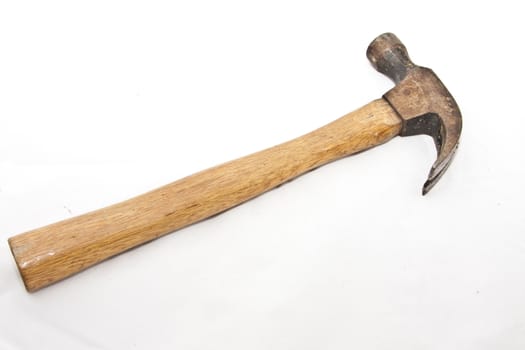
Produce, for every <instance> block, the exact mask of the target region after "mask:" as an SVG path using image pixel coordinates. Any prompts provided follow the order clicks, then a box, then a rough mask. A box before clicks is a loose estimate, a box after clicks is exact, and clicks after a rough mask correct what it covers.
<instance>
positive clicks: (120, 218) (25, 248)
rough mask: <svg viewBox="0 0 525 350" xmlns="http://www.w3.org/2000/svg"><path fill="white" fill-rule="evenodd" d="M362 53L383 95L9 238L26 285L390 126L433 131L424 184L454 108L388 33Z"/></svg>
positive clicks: (444, 163) (211, 209)
mask: <svg viewBox="0 0 525 350" xmlns="http://www.w3.org/2000/svg"><path fill="white" fill-rule="evenodd" d="M367 56H368V59H369V60H370V62H371V63H372V65H373V67H374V68H375V69H376V70H378V71H379V72H381V73H383V74H385V75H387V76H388V77H389V78H390V79H392V80H393V81H394V83H395V84H396V85H395V87H394V88H392V89H391V90H389V91H388V92H387V93H386V94H384V95H383V97H382V98H380V99H377V100H374V101H372V102H370V103H368V104H367V105H365V106H363V107H361V108H359V109H357V110H355V111H353V112H351V113H349V114H347V115H344V116H343V117H341V118H339V119H337V120H335V121H333V122H331V123H330V124H328V125H325V126H323V127H321V128H319V129H317V130H314V131H312V132H310V133H308V134H306V135H303V136H301V137H298V138H296V139H293V140H291V141H288V142H285V143H283V144H280V145H277V146H274V147H271V148H268V149H266V150H263V151H260V152H257V153H254V154H251V155H248V156H245V157H242V158H239V159H236V160H233V161H230V162H227V163H224V164H222V165H218V166H215V167H213V168H210V169H207V170H204V171H201V172H198V173H196V174H193V175H190V176H188V177H185V178H183V179H180V180H178V181H175V182H172V183H170V184H168V185H165V186H163V187H160V188H158V189H156V190H153V191H151V192H148V193H145V194H142V195H140V196H137V197H134V198H131V199H129V200H126V201H124V202H121V203H117V204H114V205H112V206H109V207H106V208H102V209H99V210H96V211H93V212H90V213H87V214H83V215H80V216H77V217H74V218H71V219H68V220H64V221H60V222H57V223H54V224H51V225H48V226H45V227H42V228H38V229H35V230H32V231H29V232H26V233H22V234H19V235H16V236H13V237H11V238H9V246H10V248H11V252H12V254H13V257H14V259H15V261H16V264H17V267H18V270H19V271H20V274H21V276H22V280H23V282H24V285H25V287H26V289H27V290H28V291H29V292H33V291H36V290H38V289H40V288H43V287H46V286H48V285H50V284H52V283H55V282H57V281H60V280H62V279H64V278H66V277H69V276H71V275H73V274H75V273H77V272H79V271H82V270H84V269H86V268H88V267H89V266H92V265H94V264H97V263H99V262H101V261H103V260H105V259H108V258H110V257H112V256H114V255H117V254H120V253H122V252H124V251H126V250H128V249H131V248H133V247H135V246H138V245H140V244H143V243H146V242H148V241H151V240H153V239H155V238H158V237H160V236H162V235H165V234H167V233H170V232H173V231H175V230H178V229H180V228H183V227H185V226H187V225H190V224H192V223H195V222H198V221H200V220H203V219H206V218H208V217H210V216H213V215H216V214H218V213H221V212H223V211H225V210H227V209H229V208H232V207H234V206H236V205H238V204H240V203H243V202H245V201H247V200H249V199H251V198H254V197H256V196H258V195H260V194H262V193H264V192H266V191H268V190H270V189H272V188H275V187H276V186H279V185H280V184H282V183H284V182H286V181H289V180H291V179H293V178H295V177H297V176H299V175H301V174H303V173H305V172H308V171H310V170H312V169H315V168H317V167H319V166H321V165H323V164H326V163H329V162H331V161H334V160H337V159H340V158H343V157H346V156H348V155H351V154H354V153H357V152H360V151H363V150H366V149H368V148H371V147H374V146H377V145H380V144H383V143H385V142H387V141H389V140H390V139H392V138H393V137H395V136H397V135H400V136H410V135H419V134H425V135H429V136H431V137H432V138H433V140H434V143H435V145H436V149H437V159H436V161H435V163H434V164H433V166H432V168H431V170H430V173H429V175H428V179H427V181H426V182H425V184H424V185H423V195H424V194H426V193H427V192H428V191H429V190H430V189H431V188H432V187H433V186H434V185H435V184H436V182H437V181H438V180H439V179H440V177H441V176H442V175H443V173H444V172H445V171H446V169H447V168H448V166H449V165H450V163H451V160H452V158H453V156H454V153H455V151H456V149H457V147H458V144H459V137H460V134H461V126H462V118H461V113H460V111H459V108H458V106H457V104H456V102H455V101H454V98H453V97H452V95H451V94H450V93H449V92H448V90H447V89H446V88H445V86H444V85H443V83H442V82H441V81H440V80H439V78H438V77H437V76H436V74H434V72H433V71H432V70H430V69H428V68H424V67H420V66H417V65H415V64H414V63H413V62H412V61H411V60H410V58H409V56H408V53H407V51H406V48H405V46H404V45H403V44H402V43H401V41H400V40H399V39H398V38H397V37H396V36H395V35H394V34H392V33H385V34H382V35H380V36H379V37H377V38H376V39H375V40H374V41H372V43H371V44H370V46H369V47H368V50H367Z"/></svg>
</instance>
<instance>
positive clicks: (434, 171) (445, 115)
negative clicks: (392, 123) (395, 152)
mask: <svg viewBox="0 0 525 350" xmlns="http://www.w3.org/2000/svg"><path fill="white" fill-rule="evenodd" d="M366 54H367V57H368V59H369V60H370V62H371V63H372V65H373V66H374V68H375V69H376V70H377V71H379V72H381V73H383V74H385V75H386V76H388V77H389V78H390V79H392V80H393V81H394V83H395V84H396V86H395V87H394V88H393V89H391V90H390V91H388V92H387V93H386V94H384V95H383V98H384V99H385V100H386V101H387V102H388V103H389V104H390V105H391V106H392V108H394V110H395V111H396V112H397V113H398V114H399V116H400V117H401V119H402V120H403V127H402V129H401V133H400V135H401V136H412V135H422V134H424V135H429V136H431V137H432V138H433V139H434V143H435V145H436V149H437V159H436V161H435V162H434V164H433V165H432V168H431V170H430V173H429V175H428V179H427V181H426V182H425V184H424V185H423V195H425V194H426V193H428V191H430V189H431V188H432V187H433V186H434V185H435V184H436V183H437V181H438V180H439V179H440V178H441V176H442V175H443V174H444V173H445V171H446V170H447V168H448V166H449V165H450V163H451V161H452V159H453V157H454V154H455V152H456V149H457V147H458V145H459V137H460V135H461V127H462V118H461V112H460V110H459V107H458V105H457V104H456V101H455V100H454V98H453V97H452V95H451V94H450V92H448V90H447V88H446V87H445V85H443V83H442V82H441V80H439V78H438V77H437V75H436V74H435V73H434V72H433V71H432V70H431V69H428V68H425V67H420V66H418V65H416V64H414V63H413V62H412V61H411V60H410V57H409V56H408V52H407V50H406V48H405V46H404V45H403V44H402V43H401V41H400V40H399V39H398V38H397V37H396V36H395V35H394V34H392V33H385V34H382V35H380V36H379V37H377V38H376V39H375V40H374V41H372V43H371V44H370V46H369V47H368V50H367V53H366Z"/></svg>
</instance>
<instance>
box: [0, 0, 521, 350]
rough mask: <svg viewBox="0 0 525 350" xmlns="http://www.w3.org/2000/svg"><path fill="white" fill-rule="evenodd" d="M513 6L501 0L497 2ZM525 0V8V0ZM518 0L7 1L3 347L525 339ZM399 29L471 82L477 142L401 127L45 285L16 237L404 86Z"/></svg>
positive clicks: (0, 67)
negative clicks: (430, 181) (395, 50)
mask: <svg viewBox="0 0 525 350" xmlns="http://www.w3.org/2000/svg"><path fill="white" fill-rule="evenodd" d="M489 4H490V5H489ZM515 4H516V5H515ZM522 13H523V12H522V11H521V10H520V9H519V7H518V2H510V1H509V2H506V1H499V2H497V4H495V5H494V4H493V3H492V2H490V3H488V2H469V1H465V2H460V1H439V2H433V3H428V4H425V3H423V2H421V1H414V2H403V1H399V0H396V1H362V2H350V1H341V2H333V1H323V2H318V3H311V2H308V3H307V2H300V1H297V2H292V1H265V2H261V3H260V4H258V5H256V4H254V3H248V2H246V1H237V2H235V1H207V2H206V1H193V2H187V4H184V3H183V2H178V3H175V2H168V1H166V2H158V1H121V2H119V1H107V0H105V1H89V2H78V1H33V2H30V1H3V2H1V3H0V349H57V348H58V349H66V348H72V349H131V348H137V349H164V348H169V349H352V348H354V349H476V350H479V349H507V350H510V349H523V348H525V215H524V213H523V205H522V203H521V202H522V201H523V197H524V195H525V190H524V185H523V179H524V177H525V167H524V166H523V164H524V156H523V152H524V149H525V141H524V139H523V136H522V135H523V130H524V126H525V125H524V119H525V118H524V116H523V108H522V100H523V87H522V83H523V79H524V74H523V57H524V54H525V52H524V50H523V36H522V34H523V30H524V28H523V25H522V24H521V23H522V20H523V19H522ZM385 31H392V32H394V33H396V34H397V35H398V36H399V37H400V38H401V39H402V40H403V41H404V43H405V44H406V46H407V47H408V50H409V52H410V54H411V56H412V58H413V59H414V61H415V62H416V63H419V64H421V65H425V66H428V67H431V68H432V69H434V71H436V72H437V73H438V75H439V76H440V77H441V79H442V80H443V81H444V82H445V84H446V85H447V87H448V88H449V90H450V91H451V92H452V93H453V95H454V96H455V98H456V100H457V102H458V104H459V106H460V107H461V109H462V112H463V118H464V119H463V121H464V130H463V134H462V139H461V145H460V148H459V152H458V154H457V156H456V159H455V161H454V163H453V164H452V166H451V167H450V169H449V171H448V173H447V174H446V175H445V176H444V177H443V178H442V180H441V182H440V183H439V184H438V185H437V186H436V187H435V188H434V189H433V190H432V192H431V193H430V194H429V195H428V196H426V197H422V196H420V188H421V185H422V184H423V182H424V180H425V177H426V175H427V172H428V169H429V168H430V166H431V164H432V162H433V160H434V159H435V150H434V146H433V143H432V141H431V140H430V138H427V137H423V136H421V137H413V138H396V139H394V140H392V141H391V142H389V143H388V144H386V145H384V146H381V147H378V148H375V149H373V150H370V151H368V152H365V153H361V154H359V155H356V156H353V157H350V158H347V159H344V160H341V161H338V162H335V163H332V164H330V165H328V166H325V167H323V168H321V169H319V170H317V171H314V172H312V173H309V174H307V175H306V176H303V177H301V178H299V179H297V180H295V181H293V182H291V183H289V184H286V185H285V186H282V187H280V188H278V189H277V190H274V191H271V192H269V193H267V194H265V195H264V196H261V197H259V198H257V199H255V200H252V201H250V202H248V203H246V204H244V205H242V206H239V207H237V208H235V209H233V210H230V211H228V212H226V213H225V214H223V215H220V216H218V217H215V218H212V219H210V220H206V221H204V222H202V223H199V224H197V225H193V226H191V227H189V228H186V229H183V230H181V231H179V232H177V233H174V234H171V235H168V236H166V237H164V238H161V239H159V240H157V241H155V242H152V243H150V244H147V245H145V246H143V247H141V248H139V249H135V250H133V251H131V252H128V253H126V254H123V255H120V256H118V257H117V258H114V259H111V260H109V261H107V262H105V263H103V264H99V265H97V266H96V267H94V268H91V269H89V270H87V271H85V272H83V273H81V274H78V275H76V276H75V277H73V278H70V279H68V280H66V281H63V282H61V283H58V284H56V285H53V286H51V287H49V288H46V289H44V290H41V291H39V292H37V293H34V294H28V293H26V291H25V290H24V288H23V285H22V282H21V279H20V278H19V276H18V273H17V270H16V267H15V264H14V262H13V259H12V257H11V254H10V252H9V248H8V245H7V238H8V237H10V236H12V235H14V234H17V233H21V232H24V231H26V230H29V229H32V228H36V227H40V226H42V225H45V224H49V223H52V222H55V221H57V220H61V219H66V218H69V217H72V216H74V215H78V214H81V213H84V212H87V211H90V210H93V209H97V208H100V207H103V206H106V205H109V204H112V203H114V202H117V201H120V200H123V199H127V198H129V197H132V196H134V195H137V194H140V193H142V192H144V191H147V190H150V189H153V188H155V187H157V186H160V185H163V184H166V183H168V182H171V181H173V180H175V179H177V178H180V177H182V176H185V175H189V174H191V173H193V172H195V171H198V170H201V169H204V168H207V167H209V166H212V165H215V164H218V163H221V162H224V161H227V160H230V159H233V158H236V157H239V156H242V155H245V154H247V153H251V152H254V151H257V150H260V149H263V148H266V147H268V146H272V145H274V144H277V143H280V142H283V141H286V140H288V139H290V138H293V137H296V136H299V135H301V134H303V133H306V132H308V131H310V130H312V129H314V128H317V127H319V126H321V125H323V124H325V123H328V122H330V121H332V120H333V119H336V118H337V117H339V116H341V115H343V114H345V113H347V112H349V111H351V110H353V109H356V108H358V107H360V106H361V105H363V104H365V103H368V102H369V101H371V100H372V99H375V98H378V97H380V96H381V95H382V94H383V93H384V92H385V91H387V90H388V89H389V88H390V87H391V86H392V83H391V82H390V81H389V80H388V79H387V78H385V77H383V76H381V75H380V74H378V73H377V72H376V71H374V70H373V69H372V67H371V66H370V64H369V63H368V61H367V60H366V57H365V50H366V48H367V45H368V43H369V42H370V41H371V40H372V39H373V38H374V37H376V36H377V35H379V34H381V33H382V32H385Z"/></svg>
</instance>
